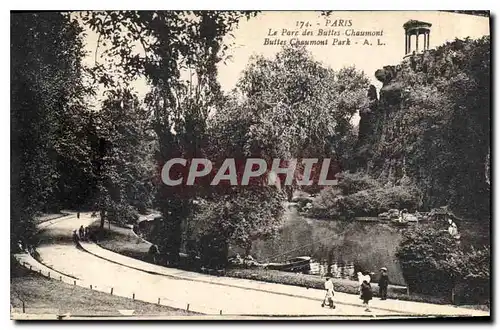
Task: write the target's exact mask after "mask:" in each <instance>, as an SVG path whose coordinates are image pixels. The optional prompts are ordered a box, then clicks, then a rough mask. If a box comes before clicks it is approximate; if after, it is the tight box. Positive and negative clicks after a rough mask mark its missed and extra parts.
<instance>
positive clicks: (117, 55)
mask: <svg viewBox="0 0 500 330" xmlns="http://www.w3.org/2000/svg"><path fill="white" fill-rule="evenodd" d="M252 15H254V13H251V12H235V11H224V12H222V11H220V12H219V11H193V12H187V11H184V12H180V11H156V12H149V11H118V12H89V13H85V14H84V15H83V21H84V22H85V24H87V25H88V26H89V27H90V28H91V29H92V30H94V31H96V32H98V33H99V35H100V37H99V38H103V40H104V42H109V43H110V44H111V45H110V46H109V48H108V49H106V51H105V56H106V58H107V60H108V61H110V66H111V67H113V61H114V60H115V59H118V63H114V66H115V67H117V68H118V69H119V70H120V73H121V74H122V75H123V76H125V77H126V78H135V77H137V76H139V75H143V76H144V77H145V78H146V80H147V81H148V82H149V83H150V84H151V87H152V89H151V92H150V93H149V94H148V96H147V99H146V104H147V106H148V108H149V109H151V110H152V113H153V114H152V115H153V127H154V130H155V133H156V135H157V138H158V150H157V151H156V161H157V163H158V164H159V165H160V166H162V165H163V163H164V162H165V161H167V160H169V159H171V158H175V157H183V158H187V159H190V158H194V157H202V156H203V151H202V147H203V146H204V144H205V142H204V141H206V136H205V128H206V120H207V117H208V114H209V111H210V109H211V108H212V107H213V106H215V105H216V104H217V103H218V102H219V101H220V98H221V93H220V87H219V84H218V83H217V81H216V76H217V64H218V63H219V62H220V61H221V60H223V59H224V57H225V54H224V52H225V51H226V49H227V47H228V46H227V45H225V44H224V43H223V42H222V41H223V38H224V37H225V36H226V34H227V33H228V32H229V31H230V30H231V29H232V28H233V27H235V26H236V25H237V24H238V21H239V20H240V19H241V18H243V17H250V16H252ZM104 42H103V43H104ZM137 43H138V44H140V45H141V46H142V47H141V48H142V49H141V50H140V51H137V50H136V49H135V47H134V46H135V44H137ZM185 76H187V79H186V78H185ZM96 78H97V79H98V80H99V81H101V82H103V83H104V84H107V85H112V84H114V83H115V82H114V81H113V79H112V78H111V77H110V75H108V74H106V67H104V68H103V66H100V67H98V70H97V71H96ZM125 80H127V79H125ZM191 188H193V187H191ZM197 194H198V191H197V190H196V189H189V188H186V189H179V187H174V188H172V187H168V186H166V185H164V184H160V185H159V187H158V190H157V195H156V198H155V204H156V206H157V207H158V208H159V209H160V211H161V212H162V214H163V216H164V219H165V228H164V235H165V240H164V242H165V246H164V247H163V248H164V251H166V253H167V255H168V258H169V259H170V260H171V261H172V262H174V263H176V262H178V252H179V249H180V245H181V230H182V229H181V223H182V221H183V219H186V218H188V217H189V216H190V214H191V210H192V209H193V207H192V201H193V199H194V198H195V197H196V196H197Z"/></svg>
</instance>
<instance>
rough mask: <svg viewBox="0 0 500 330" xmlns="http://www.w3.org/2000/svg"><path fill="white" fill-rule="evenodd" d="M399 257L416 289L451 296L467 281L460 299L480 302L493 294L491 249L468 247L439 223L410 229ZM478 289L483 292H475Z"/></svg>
mask: <svg viewBox="0 0 500 330" xmlns="http://www.w3.org/2000/svg"><path fill="white" fill-rule="evenodd" d="M396 257H397V258H398V260H399V262H400V265H401V268H402V270H403V276H404V277H405V280H406V282H407V283H408V285H409V287H410V289H411V290H412V291H415V292H422V293H429V294H436V293H442V294H444V295H446V294H449V295H450V296H451V290H452V289H453V288H455V287H457V285H459V284H465V292H461V296H462V297H459V299H460V298H462V299H464V298H465V299H470V298H471V297H472V298H473V299H476V302H477V299H480V298H482V299H484V298H485V297H488V296H489V291H488V290H489V281H490V271H489V268H490V252H489V249H488V248H486V247H484V248H482V249H474V248H471V249H467V248H466V247H464V246H462V245H461V243H460V241H459V240H457V239H456V238H453V237H452V236H451V235H450V234H449V233H448V232H447V231H446V230H445V229H440V228H438V227H437V226H436V225H429V226H419V227H417V229H413V230H408V231H406V232H405V237H404V239H403V241H401V244H400V247H399V249H398V251H397V253H396ZM478 290H480V291H481V292H480V294H479V295H478V294H477V292H475V293H474V292H473V291H478ZM486 299H487V298H486Z"/></svg>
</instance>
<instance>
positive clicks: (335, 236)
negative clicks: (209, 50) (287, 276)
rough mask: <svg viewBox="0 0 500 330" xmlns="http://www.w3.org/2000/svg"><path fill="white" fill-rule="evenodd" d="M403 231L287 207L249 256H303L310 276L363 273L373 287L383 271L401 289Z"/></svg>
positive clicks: (149, 227)
mask: <svg viewBox="0 0 500 330" xmlns="http://www.w3.org/2000/svg"><path fill="white" fill-rule="evenodd" d="M140 225H141V227H143V228H142V230H141V231H142V232H144V233H151V232H154V221H143V222H141V224H140ZM404 230H405V229H404V228H401V227H395V226H393V225H391V224H390V223H383V222H366V221H354V220H353V221H345V220H317V219H309V218H306V217H304V216H302V215H300V214H299V213H298V212H297V210H296V208H295V207H292V206H289V207H288V210H287V214H286V216H285V220H284V223H283V226H282V228H281V229H280V232H279V234H278V235H277V237H276V238H274V239H268V240H257V241H255V242H254V243H253V245H252V249H251V255H252V257H254V259H256V260H257V261H259V262H261V263H268V262H284V261H287V260H289V259H292V258H295V257H300V256H309V257H311V258H312V259H313V261H312V262H311V273H312V274H318V275H324V274H326V272H327V271H328V268H330V272H331V273H332V274H333V275H334V276H335V277H338V278H349V279H355V274H356V273H357V272H358V271H362V272H365V271H367V272H374V273H375V278H374V279H373V280H374V281H375V282H376V280H377V278H378V274H379V269H380V268H381V267H386V268H387V270H388V274H389V280H390V282H391V283H392V284H397V285H406V284H405V282H404V279H403V275H402V272H401V268H400V266H399V264H398V262H397V260H396V257H395V252H396V249H397V247H398V245H399V243H400V241H401V239H402V232H403V231H404ZM147 236H149V235H147ZM149 238H150V239H152V237H149ZM152 240H153V241H154V239H152ZM236 253H239V254H240V255H244V250H242V249H239V248H236V247H232V248H231V249H230V254H236Z"/></svg>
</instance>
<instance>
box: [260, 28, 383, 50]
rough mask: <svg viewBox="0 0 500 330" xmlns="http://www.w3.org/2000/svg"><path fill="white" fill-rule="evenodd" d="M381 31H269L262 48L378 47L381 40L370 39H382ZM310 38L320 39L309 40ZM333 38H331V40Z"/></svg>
mask: <svg viewBox="0 0 500 330" xmlns="http://www.w3.org/2000/svg"><path fill="white" fill-rule="evenodd" d="M383 35H384V31H383V30H375V31H358V30H355V29H346V30H339V29H322V28H320V29H317V30H316V31H311V30H303V31H298V30H289V29H281V30H279V31H278V30H274V29H269V30H268V34H267V37H266V38H264V46H285V45H287V44H289V45H292V46H295V45H297V46H328V45H331V46H350V45H354V44H360V45H369V46H373V45H378V46H383V45H384V43H383V42H382V40H381V39H376V40H372V38H370V37H383ZM311 37H322V38H318V39H311ZM331 37H333V38H331ZM363 37H365V38H363Z"/></svg>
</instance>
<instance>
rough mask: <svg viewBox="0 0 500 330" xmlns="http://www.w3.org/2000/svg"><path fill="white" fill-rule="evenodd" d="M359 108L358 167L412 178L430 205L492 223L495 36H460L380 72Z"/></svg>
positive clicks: (388, 178) (397, 179)
mask: <svg viewBox="0 0 500 330" xmlns="http://www.w3.org/2000/svg"><path fill="white" fill-rule="evenodd" d="M375 75H376V77H377V79H378V80H380V81H381V82H382V83H383V87H382V88H381V90H380V93H379V94H380V96H379V98H377V92H376V90H375V87H374V86H371V87H370V89H369V92H368V96H369V97H370V99H371V103H370V106H369V107H368V108H366V109H364V110H363V111H361V112H360V116H361V120H360V124H359V137H358V144H357V148H356V155H355V157H354V164H353V166H354V167H355V168H357V169H358V170H359V169H362V170H365V171H366V172H367V173H368V174H370V175H371V176H373V177H376V178H379V179H381V180H382V181H383V182H390V183H393V184H402V183H406V184H408V183H413V184H415V185H417V186H418V187H419V188H420V189H421V190H422V193H423V199H422V205H423V208H424V209H429V208H432V207H437V206H442V205H449V206H450V207H452V208H453V209H454V210H457V211H458V212H459V213H461V214H463V215H467V216H469V217H474V218H481V219H484V220H486V221H488V220H489V199H490V197H489V196H490V180H489V177H490V176H489V171H490V169H489V168H490V167H489V162H490V156H489V155H490V39H489V37H483V38H481V39H478V40H471V39H465V40H458V39H457V40H455V41H453V42H450V43H447V44H445V45H443V46H441V47H438V48H437V49H433V50H429V51H426V52H425V53H423V54H416V55H411V56H407V57H405V58H404V59H403V61H402V62H401V63H400V64H399V65H397V66H386V67H384V68H382V69H380V70H377V71H376V73H375Z"/></svg>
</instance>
